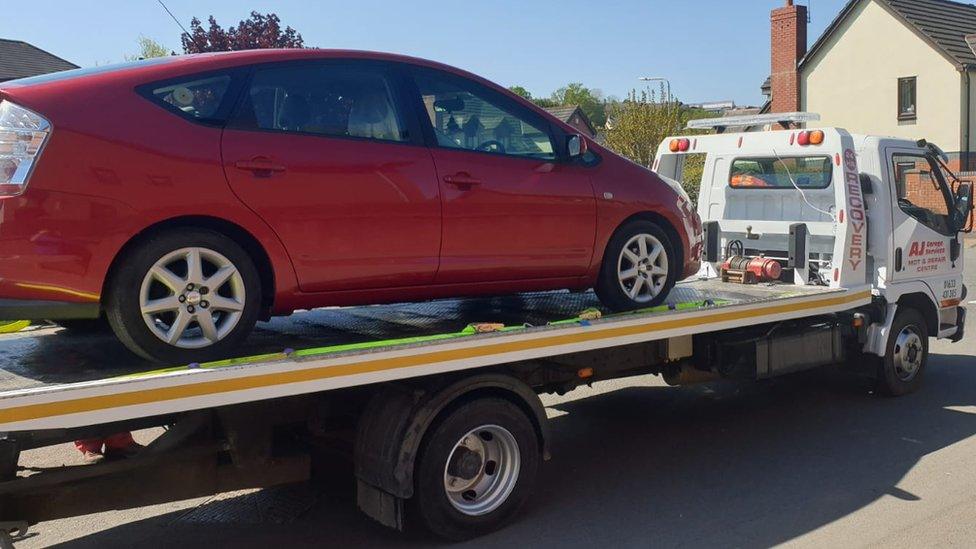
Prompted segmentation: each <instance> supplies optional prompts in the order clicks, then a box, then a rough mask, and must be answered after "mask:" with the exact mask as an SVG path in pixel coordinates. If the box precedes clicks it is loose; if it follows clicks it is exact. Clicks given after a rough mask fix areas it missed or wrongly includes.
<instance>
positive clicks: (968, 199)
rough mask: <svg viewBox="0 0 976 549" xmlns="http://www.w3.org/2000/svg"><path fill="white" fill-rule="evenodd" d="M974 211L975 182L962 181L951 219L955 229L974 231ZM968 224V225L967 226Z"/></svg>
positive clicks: (957, 191)
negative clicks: (972, 216) (971, 221)
mask: <svg viewBox="0 0 976 549" xmlns="http://www.w3.org/2000/svg"><path fill="white" fill-rule="evenodd" d="M972 213H973V184H972V183H968V182H967V183H962V184H960V185H959V189H957V190H956V202H955V205H954V206H953V208H952V214H951V217H950V221H951V223H952V229H953V230H954V231H962V230H965V231H966V232H969V231H972V229H973V228H972V226H971V225H972V224H971V223H970V216H971V215H972ZM967 226H968V227H967Z"/></svg>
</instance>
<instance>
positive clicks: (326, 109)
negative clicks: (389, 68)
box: [235, 65, 409, 141]
mask: <svg viewBox="0 0 976 549" xmlns="http://www.w3.org/2000/svg"><path fill="white" fill-rule="evenodd" d="M242 110H243V112H242V113H241V121H239V122H240V123H239V124H237V125H236V126H235V127H242V126H243V127H245V128H246V127H249V126H250V127H253V128H256V129H261V130H271V131H281V132H295V133H307V134H317V135H327V136H335V137H358V138H366V139H376V140H382V141H406V140H407V139H408V137H409V136H408V133H407V130H406V126H405V125H404V124H403V118H402V116H401V114H400V113H399V112H398V110H397V108H396V102H395V101H394V93H393V87H392V85H391V84H390V82H389V80H388V79H387V78H386V76H385V75H383V74H382V73H380V72H379V71H375V70H371V69H368V68H355V67H347V66H334V65H332V66H330V65H296V66H291V67H274V68H261V69H258V70H257V71H255V74H254V77H253V78H252V80H251V84H250V87H249V89H248V91H247V100H246V101H245V105H244V106H243V108H242Z"/></svg>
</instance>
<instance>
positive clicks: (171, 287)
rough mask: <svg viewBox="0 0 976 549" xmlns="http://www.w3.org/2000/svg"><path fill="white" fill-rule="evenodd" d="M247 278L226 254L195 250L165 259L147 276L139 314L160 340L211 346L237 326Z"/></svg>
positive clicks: (195, 346)
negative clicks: (245, 278)
mask: <svg viewBox="0 0 976 549" xmlns="http://www.w3.org/2000/svg"><path fill="white" fill-rule="evenodd" d="M244 303H245V290H244V279H243V277H241V273H240V271H239V270H238V269H237V266H235V265H234V263H233V262H231V261H230V260H229V259H227V258H226V257H225V256H223V255H222V254H220V253H218V252H215V251H213V250H209V249H207V248H199V247H191V248H181V249H179V250H175V251H172V252H170V253H168V254H166V255H164V256H163V257H161V258H160V259H159V260H158V261H156V263H154V264H153V266H152V267H150V268H149V271H148V272H147V273H146V275H145V276H144V277H143V280H142V287H141V288H140V291H139V312H140V313H141V314H142V318H143V320H144V321H145V323H146V326H148V327H149V331H150V332H152V334H153V335H154V336H156V337H157V338H158V339H159V340H161V341H163V342H165V343H167V344H169V345H172V346H174V347H178V348H181V349H200V348H204V347H209V346H210V345H213V344H214V343H217V342H218V341H220V340H222V339H224V338H225V337H227V335H228V334H230V332H232V331H233V330H234V328H235V327H237V324H238V323H239V322H240V320H241V316H242V314H243V312H244Z"/></svg>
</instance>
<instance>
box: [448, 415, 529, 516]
mask: <svg viewBox="0 0 976 549" xmlns="http://www.w3.org/2000/svg"><path fill="white" fill-rule="evenodd" d="M521 465H522V458H521V454H520V452H519V447H518V443H517V442H516V441H515V437H514V436H513V435H512V433H511V432H509V431H508V429H505V428H504V427H501V426H498V425H482V426H481V427H476V428H474V429H471V430H470V431H468V432H467V433H466V434H465V435H464V436H462V437H461V438H460V439H459V440H458V441H457V443H456V444H455V445H454V448H452V449H451V453H450V455H448V458H447V463H446V464H445V465H444V492H445V493H446V494H447V500H448V501H449V502H450V503H451V506H452V507H454V508H455V509H457V510H458V511H460V512H461V513H463V514H465V515H468V516H480V515H486V514H488V513H491V512H492V511H494V510H495V509H498V508H499V507H500V506H501V505H502V504H503V503H505V501H506V500H507V499H508V497H509V496H510V495H511V494H512V491H513V490H514V489H515V484H516V483H517V482H518V476H519V469H520V468H521Z"/></svg>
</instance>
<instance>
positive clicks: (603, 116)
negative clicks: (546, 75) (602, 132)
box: [551, 82, 607, 128]
mask: <svg viewBox="0 0 976 549" xmlns="http://www.w3.org/2000/svg"><path fill="white" fill-rule="evenodd" d="M551 99H552V101H553V102H554V103H555V104H556V105H579V107H580V108H581V109H583V113H585V114H586V117H587V118H589V119H590V122H592V123H593V125H594V126H595V127H597V128H602V127H603V126H604V124H606V123H607V110H606V105H605V103H604V101H603V92H601V91H600V90H597V89H591V88H587V87H586V86H584V85H583V84H582V83H581V82H573V83H570V84H567V85H566V86H564V87H562V88H559V89H558V90H556V91H554V92H553V93H552V97H551Z"/></svg>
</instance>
